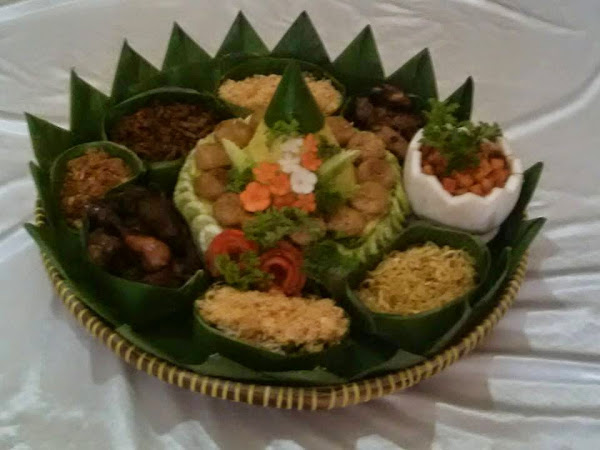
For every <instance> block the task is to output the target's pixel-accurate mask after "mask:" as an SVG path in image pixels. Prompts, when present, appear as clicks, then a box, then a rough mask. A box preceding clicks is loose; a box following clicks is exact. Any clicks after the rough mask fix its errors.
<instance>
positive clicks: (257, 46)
mask: <svg viewBox="0 0 600 450" xmlns="http://www.w3.org/2000/svg"><path fill="white" fill-rule="evenodd" d="M268 54H269V49H268V48H267V46H266V45H265V43H264V42H263V40H262V38H261V37H260V36H259V35H258V33H257V32H256V30H255V29H254V28H253V27H252V25H251V24H250V22H248V19H246V16H245V15H244V13H242V12H241V11H240V12H238V14H237V16H236V17H235V20H234V21H233V23H232V24H231V27H230V28H229V30H228V31H227V34H226V35H225V38H224V39H223V42H222V43H221V45H220V47H219V50H217V54H216V55H215V66H214V67H215V74H216V78H217V79H220V78H221V76H222V74H224V73H225V72H227V71H228V70H230V69H231V68H232V67H234V66H236V65H237V64H240V63H242V62H244V61H247V60H249V59H252V58H256V57H260V56H267V55H268Z"/></svg>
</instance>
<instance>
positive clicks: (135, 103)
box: [102, 87, 231, 192]
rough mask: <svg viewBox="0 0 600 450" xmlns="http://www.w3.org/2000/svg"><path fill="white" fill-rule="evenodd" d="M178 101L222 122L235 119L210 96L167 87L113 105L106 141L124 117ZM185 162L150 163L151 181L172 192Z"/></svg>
mask: <svg viewBox="0 0 600 450" xmlns="http://www.w3.org/2000/svg"><path fill="white" fill-rule="evenodd" d="M176 102H181V103H189V104H200V105H203V106H205V107H207V108H208V109H209V110H210V111H212V112H213V114H215V115H216V117H217V119H219V120H221V119H225V118H228V117H231V113H230V112H229V110H228V109H227V107H226V106H225V105H224V104H223V103H222V102H220V101H219V100H218V99H216V98H215V97H213V96H212V95H210V94H207V93H200V92H197V91H194V90H192V89H184V88H177V87H164V88H158V89H153V90H150V91H147V92H144V93H142V94H138V95H136V96H134V97H131V98H129V99H127V100H125V101H124V102H122V103H119V104H117V105H114V106H112V107H111V108H110V109H109V110H108V111H107V112H106V115H105V117H104V119H103V122H102V135H103V137H104V139H108V140H109V139H110V133H111V130H112V128H113V127H114V126H115V124H116V123H117V122H118V121H119V120H120V119H121V118H122V117H124V116H127V115H129V114H133V113H134V112H136V111H137V110H139V109H141V108H143V107H145V106H148V105H151V104H154V103H160V104H169V103H176ZM184 160H185V157H182V158H178V159H175V160H173V161H161V162H151V163H146V165H147V166H148V173H147V179H148V181H149V182H150V183H155V184H158V185H160V186H161V187H162V188H163V190H165V191H166V192H170V191H172V189H173V187H174V186H175V183H176V181H177V176H178V175H179V170H180V169H181V166H182V165H183V161H184Z"/></svg>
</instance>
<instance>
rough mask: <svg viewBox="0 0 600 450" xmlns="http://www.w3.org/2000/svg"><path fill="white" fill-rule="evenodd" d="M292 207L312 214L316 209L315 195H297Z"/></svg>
mask: <svg viewBox="0 0 600 450" xmlns="http://www.w3.org/2000/svg"><path fill="white" fill-rule="evenodd" d="M294 206H295V207H296V208H300V209H303V210H304V211H306V212H308V213H311V212H314V211H315V210H316V209H317V203H316V201H315V194H313V193H312V192H311V193H310V194H298V199H297V200H296V201H295V202H294Z"/></svg>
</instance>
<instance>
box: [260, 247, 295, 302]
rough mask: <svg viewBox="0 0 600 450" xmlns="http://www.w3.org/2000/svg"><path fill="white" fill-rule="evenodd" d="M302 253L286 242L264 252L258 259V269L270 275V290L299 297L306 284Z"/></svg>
mask: <svg viewBox="0 0 600 450" xmlns="http://www.w3.org/2000/svg"><path fill="white" fill-rule="evenodd" d="M302 262H303V257H302V252H301V251H300V250H299V249H297V248H296V247H294V246H293V245H292V244H290V243H288V242H280V243H279V244H278V245H277V247H275V248H272V249H271V250H268V251H266V252H265V253H263V254H262V255H261V257H260V269H261V270H262V271H263V272H267V273H269V274H271V276H272V277H273V278H272V280H271V288H274V289H278V290H280V291H282V292H283V293H284V294H285V295H300V293H301V292H302V288H303V287H304V284H305V283H306V275H305V274H304V272H302Z"/></svg>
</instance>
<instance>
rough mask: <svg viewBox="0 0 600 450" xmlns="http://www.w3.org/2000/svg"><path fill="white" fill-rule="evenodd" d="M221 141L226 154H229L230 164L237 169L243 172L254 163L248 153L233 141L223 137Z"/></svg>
mask: <svg viewBox="0 0 600 450" xmlns="http://www.w3.org/2000/svg"><path fill="white" fill-rule="evenodd" d="M221 143H222V144H223V148H224V149H225V151H226V152H227V156H229V159H230V160H231V164H232V165H233V167H235V168H236V169H237V170H238V171H240V172H243V171H244V170H246V169H248V168H250V167H252V166H253V165H254V160H253V159H252V157H251V156H250V154H249V153H248V152H247V151H245V150H242V149H241V148H239V147H238V146H237V145H236V144H235V142H231V141H230V140H229V139H223V140H222V142H221Z"/></svg>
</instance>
